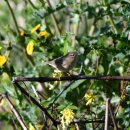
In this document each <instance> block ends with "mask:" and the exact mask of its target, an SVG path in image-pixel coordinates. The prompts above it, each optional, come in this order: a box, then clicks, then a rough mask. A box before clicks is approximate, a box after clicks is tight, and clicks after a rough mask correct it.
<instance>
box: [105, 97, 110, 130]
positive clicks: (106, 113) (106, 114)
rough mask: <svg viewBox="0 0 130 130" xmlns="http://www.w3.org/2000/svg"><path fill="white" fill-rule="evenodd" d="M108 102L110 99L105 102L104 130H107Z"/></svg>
mask: <svg viewBox="0 0 130 130" xmlns="http://www.w3.org/2000/svg"><path fill="white" fill-rule="evenodd" d="M109 102H110V99H109V98H108V99H107V101H106V112H105V126H104V130H108V118H109V117H108V116H109V110H108V104H109Z"/></svg>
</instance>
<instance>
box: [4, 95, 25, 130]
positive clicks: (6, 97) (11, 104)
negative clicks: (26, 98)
mask: <svg viewBox="0 0 130 130" xmlns="http://www.w3.org/2000/svg"><path fill="white" fill-rule="evenodd" d="M3 97H4V98H5V99H6V100H7V102H8V104H9V106H10V109H11V111H12V112H13V113H14V115H15V116H16V118H17V120H18V121H19V123H20V125H21V127H22V128H23V130H27V127H26V126H25V123H24V122H23V119H22V117H21V115H20V114H19V112H18V111H17V110H16V108H15V107H14V105H13V103H12V102H11V101H10V99H9V98H8V96H7V95H4V94H3Z"/></svg>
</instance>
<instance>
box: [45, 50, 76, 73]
mask: <svg viewBox="0 0 130 130" xmlns="http://www.w3.org/2000/svg"><path fill="white" fill-rule="evenodd" d="M77 57H78V53H77V52H68V53H67V54H66V55H64V56H61V57H59V58H56V59H54V60H52V61H48V62H46V64H49V65H50V66H52V67H54V68H56V69H58V70H59V71H61V72H69V70H71V69H72V68H73V67H74V66H75V64H76V61H77Z"/></svg>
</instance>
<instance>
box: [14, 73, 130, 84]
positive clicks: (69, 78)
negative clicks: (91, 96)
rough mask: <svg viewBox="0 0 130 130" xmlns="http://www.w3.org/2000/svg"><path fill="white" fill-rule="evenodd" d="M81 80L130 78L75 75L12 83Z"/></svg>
mask: <svg viewBox="0 0 130 130" xmlns="http://www.w3.org/2000/svg"><path fill="white" fill-rule="evenodd" d="M81 79H86V80H90V79H95V80H119V81H120V80H123V81H130V76H126V77H122V76H85V75H77V76H75V75H74V76H66V77H54V78H53V77H14V78H13V82H14V83H15V82H21V81H34V82H51V81H66V80H68V81H72V80H81Z"/></svg>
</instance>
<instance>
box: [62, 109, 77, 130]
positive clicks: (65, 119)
mask: <svg viewBox="0 0 130 130" xmlns="http://www.w3.org/2000/svg"><path fill="white" fill-rule="evenodd" d="M61 114H62V116H61V117H60V119H61V125H62V129H63V130H65V129H66V128H67V126H68V125H69V124H70V122H71V121H72V120H73V118H74V115H75V114H74V113H73V111H72V110H71V109H69V108H66V109H64V110H63V111H62V112H61Z"/></svg>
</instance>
